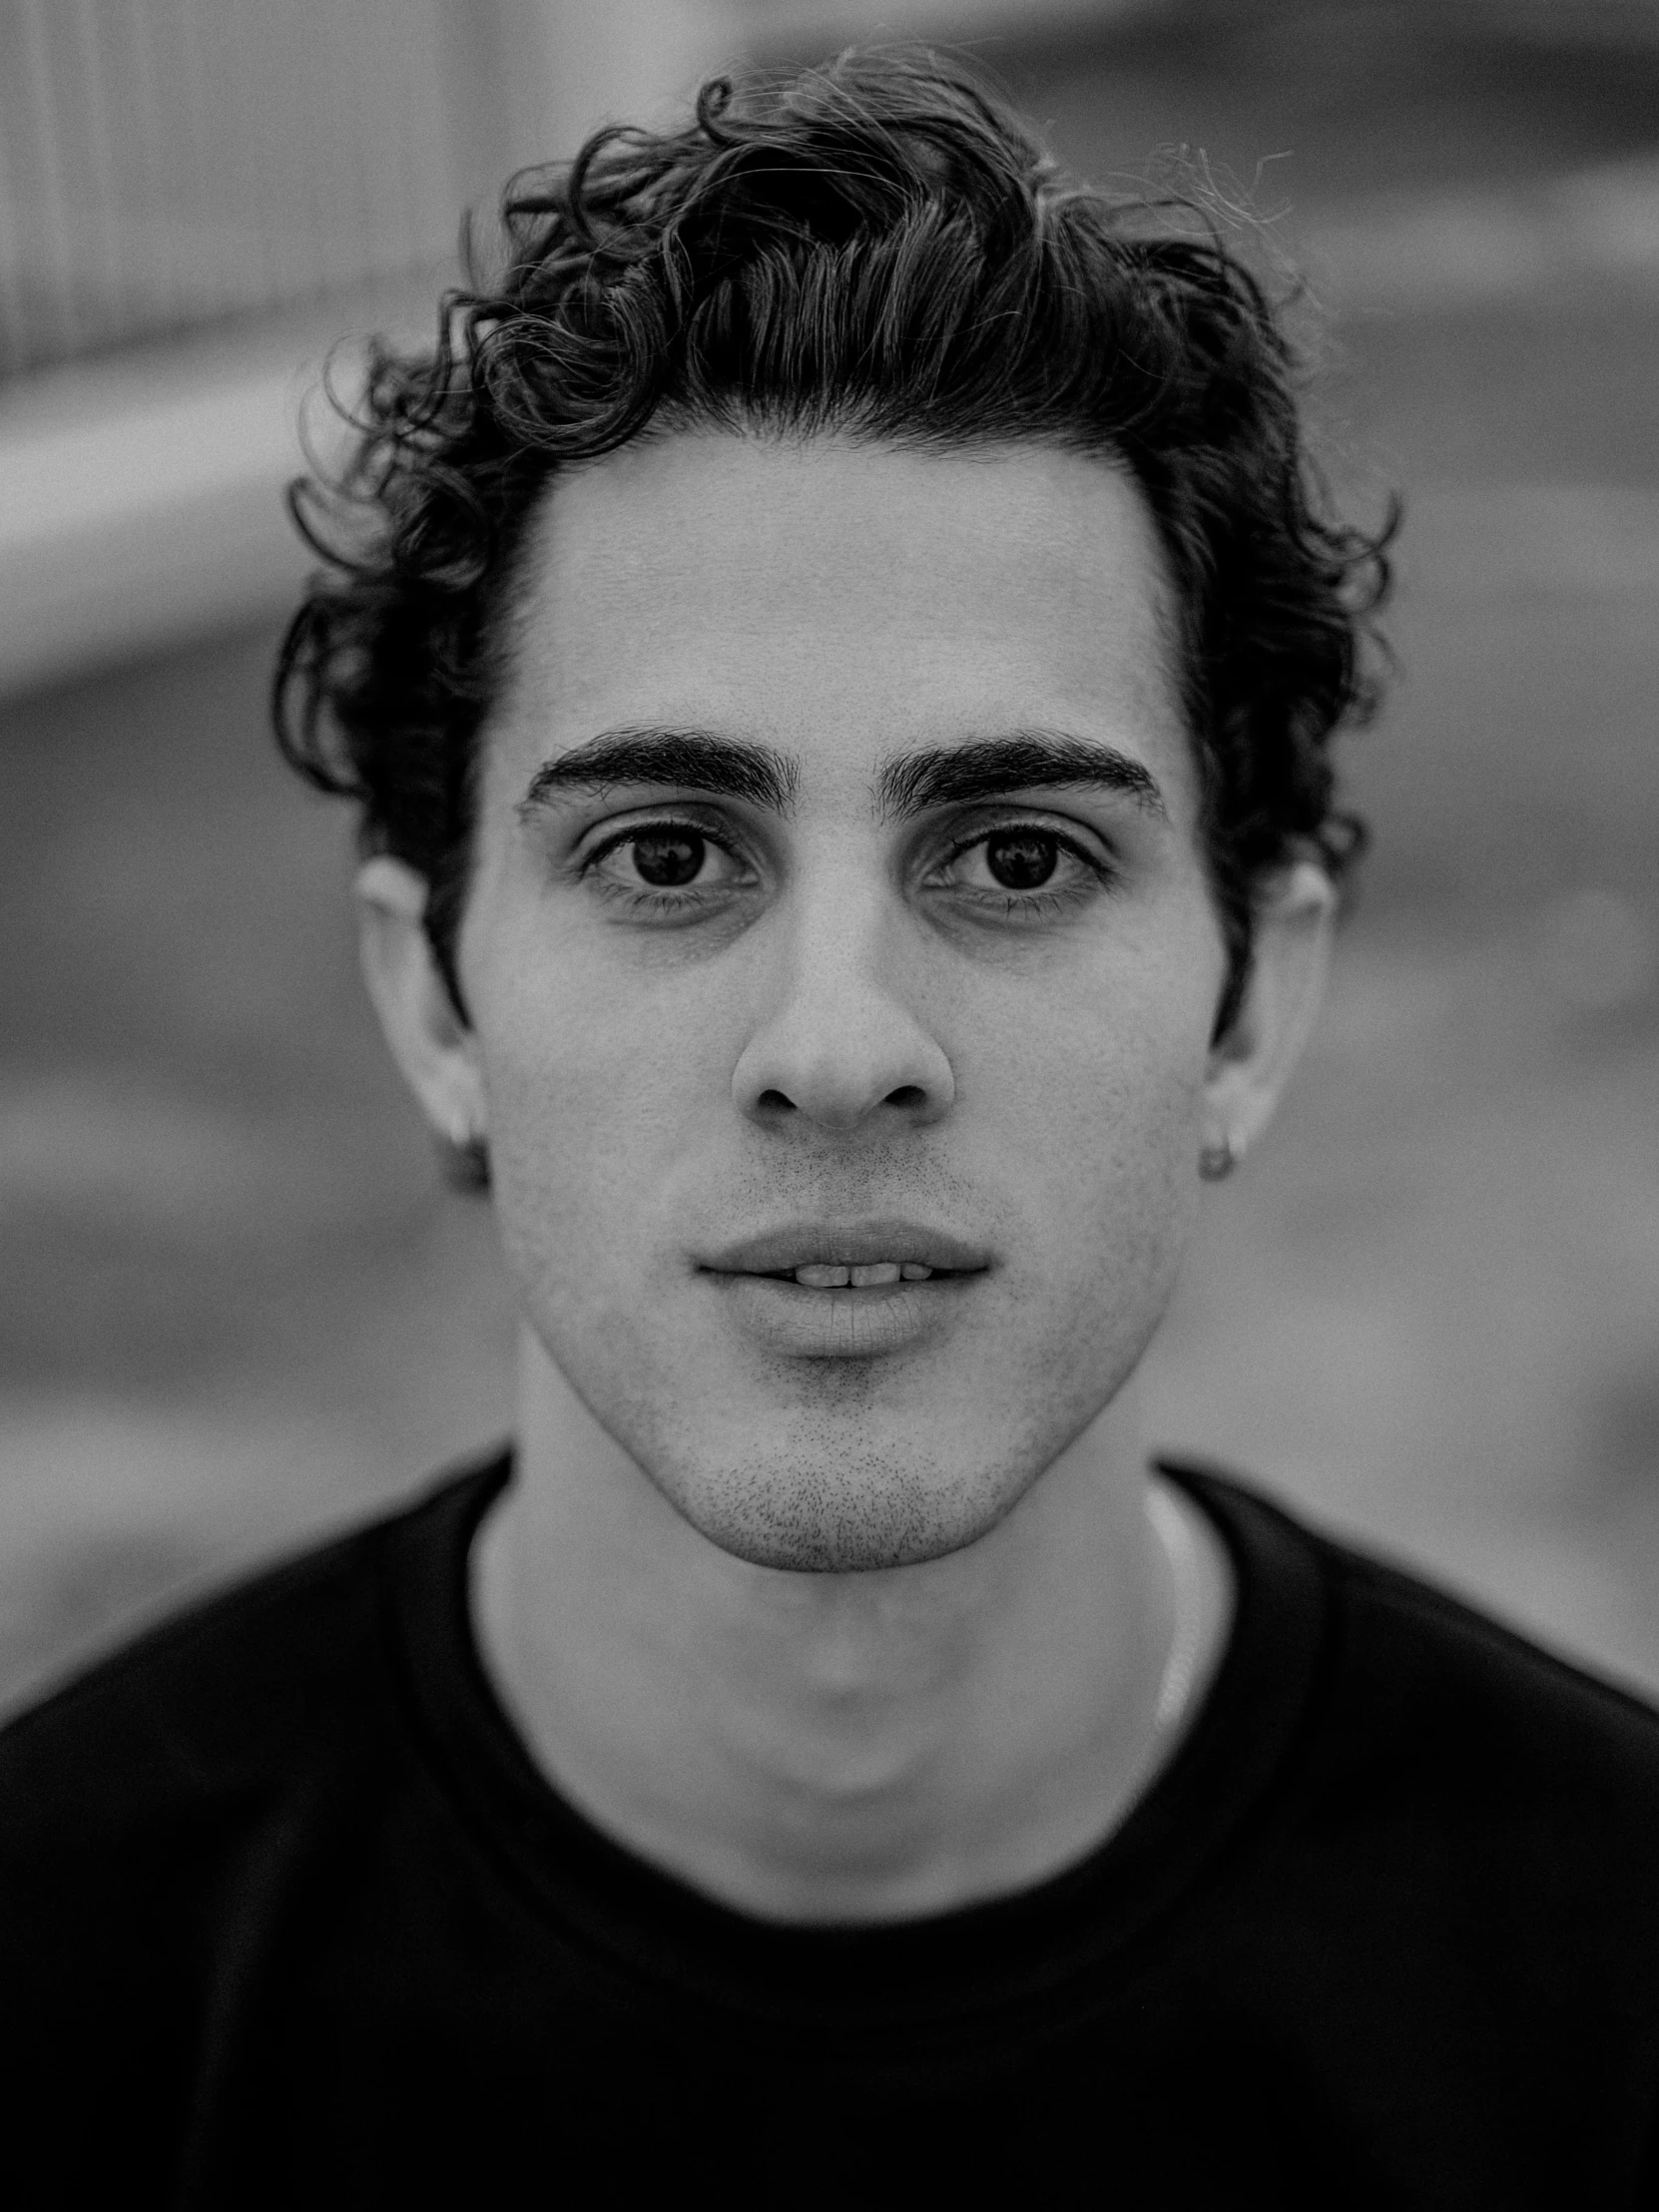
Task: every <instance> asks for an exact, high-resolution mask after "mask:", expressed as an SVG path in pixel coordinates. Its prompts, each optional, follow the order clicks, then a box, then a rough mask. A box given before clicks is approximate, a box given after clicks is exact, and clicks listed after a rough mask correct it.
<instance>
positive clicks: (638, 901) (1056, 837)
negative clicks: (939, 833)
mask: <svg viewBox="0 0 1659 2212" xmlns="http://www.w3.org/2000/svg"><path fill="white" fill-rule="evenodd" d="M1019 830H1030V831H1032V832H1033V833H1035V834H1036V835H1038V836H1042V837H1050V838H1052V839H1053V841H1054V843H1055V844H1056V845H1057V846H1058V847H1059V849H1060V850H1061V851H1062V852H1064V853H1065V854H1067V856H1068V857H1069V858H1071V859H1072V860H1074V861H1075V862H1077V864H1078V865H1079V866H1080V867H1082V868H1083V869H1084V870H1086V872H1087V873H1088V874H1089V875H1090V876H1092V877H1093V878H1094V881H1093V883H1083V884H1079V883H1073V884H1071V885H1069V886H1067V887H1066V888H1064V889H1060V890H1034V891H1012V890H1001V891H998V892H996V893H989V892H985V891H979V892H976V893H973V894H970V895H972V896H973V898H974V901H975V903H976V904H977V905H978V906H980V907H981V908H985V907H994V908H996V909H997V910H998V911H1000V912H1001V913H1002V914H1003V915H1004V916H1005V917H1006V918H1007V919H1010V920H1012V919H1014V918H1016V917H1018V916H1022V915H1023V916H1025V917H1027V918H1039V917H1051V916H1054V915H1057V914H1060V913H1063V912H1067V911H1069V910H1070V909H1071V908H1073V907H1075V906H1077V905H1079V904H1082V903H1083V902H1084V901H1086V900H1087V899H1089V898H1091V897H1093V896H1094V895H1095V893H1096V891H1097V890H1104V889H1110V888H1111V886H1112V885H1113V884H1114V883H1115V882H1116V881H1117V877H1118V871H1117V869H1116V868H1115V867H1114V866H1113V865H1112V864H1111V863H1110V862H1109V861H1107V860H1104V859H1102V858H1101V857H1100V855H1099V854H1098V853H1095V852H1091V851H1089V850H1088V849H1087V847H1086V846H1085V845H1083V844H1082V843H1081V842H1080V841H1079V840H1078V839H1076V838H1073V837H1068V836H1067V835H1066V833H1065V832H1064V831H1063V830H1056V829H1055V828H1053V826H1052V825H1051V824H1049V823H1045V822H1025V821H1021V820H1020V819H1018V818H1017V817H1010V818H1009V819H1008V820H1006V821H1002V822H994V823H991V824H990V825H989V826H988V827H986V828H984V829H982V830H975V831H974V833H973V835H972V836H969V837H963V838H961V839H960V840H959V841H958V842H957V843H955V844H954V845H952V846H951V848H950V850H949V852H948V853H947V854H946V855H945V858H944V860H943V861H942V862H941V863H940V864H941V865H942V866H945V867H949V866H953V865H954V864H955V862H956V861H958V860H959V859H961V858H962V856H963V854H964V853H968V852H971V851H973V850H974V848H975V847H976V846H977V845H981V844H985V843H987V842H988V841H989V839H990V838H992V837H996V836H1005V835H1009V834H1012V833H1015V832H1017V831H1019ZM676 831H680V832H682V833H684V832H688V831H689V832H690V833H691V834H692V835H694V836H698V837H701V838H702V839H703V841H704V842H705V843H706V844H709V845H713V846H714V848H715V849H716V850H717V851H719V852H724V853H725V854H726V855H727V857H728V858H729V859H731V860H733V861H739V855H738V854H737V853H736V852H735V851H734V850H733V848H732V846H731V845H730V844H729V843H728V842H727V840H726V839H725V838H724V837H722V836H719V835H717V834H716V832H715V831H714V830H710V829H708V828H707V827H706V826H705V825H704V824H702V823H700V822H694V821H690V820H687V819H686V818H685V817H682V816H672V815H665V816H663V817H662V818H661V819H660V820H657V821H654V822H636V823H631V824H630V825H629V826H628V828H627V829H626V830H618V831H617V832H616V833H615V834H614V835H613V836H610V837H607V838H606V839H605V841H604V842H603V843H602V844H599V845H596V846H595V847H594V849H593V851H591V852H590V853H588V854H586V856H585V857H584V858H583V859H582V861H581V863H580V865H579V868H578V874H579V875H580V876H581V878H582V879H583V880H584V881H590V880H591V881H592V882H593V883H594V885H595V887H596V889H597V890H598V891H599V892H600V894H601V895H602V896H603V897H605V898H608V899H612V900H617V901H620V902H621V903H623V904H624V905H626V906H627V908H628V909H629V911H630V912H631V913H635V914H660V915H662V916H664V917H665V918H667V917H669V916H672V915H686V914H688V913H689V912H691V911H693V910H695V909H696V908H698V907H701V906H706V905H707V903H708V894H707V893H706V892H702V891H699V890H698V889H697V888H696V887H695V886H694V887H691V888H689V889H686V890H669V889H635V888H632V887H631V886H629V885H627V884H624V883H613V882H609V881H607V880H606V878H605V877H604V876H603V875H601V874H600V873H599V865H600V862H601V861H603V860H605V859H607V858H609V856H610V855H611V854H612V853H613V852H618V851H620V850H622V848H623V847H624V846H626V845H630V844H633V843H635V842H637V841H638V840H639V839H640V838H642V837H649V836H661V835H664V834H668V835H673V834H674V833H675V832H676ZM739 864H740V865H741V864H742V863H741V862H739Z"/></svg>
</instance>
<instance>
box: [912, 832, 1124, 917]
mask: <svg viewBox="0 0 1659 2212" xmlns="http://www.w3.org/2000/svg"><path fill="white" fill-rule="evenodd" d="M1113 874H1114V870H1113V868H1112V866H1111V863H1110V862H1109V861H1107V860H1105V859H1102V858H1101V857H1099V856H1098V855H1097V854H1095V853H1093V852H1091V851H1090V850H1089V849H1088V848H1087V847H1086V846H1085V845H1084V844H1083V843H1082V841H1081V840H1080V839H1079V838H1074V837H1069V836H1067V835H1066V834H1065V833H1064V832H1063V831H1062V830H1050V829H1048V828H1047V827H1046V826H1045V825H1044V824H1042V823H1036V822H1012V823H1006V824H1003V825H1001V826H999V827H998V828H996V829H993V830H980V831H979V833H978V835H977V836H972V837H967V838H964V840H963V841H962V842H961V843H960V844H958V845H957V846H956V848H955V850H954V851H953V852H952V853H951V854H950V856H949V858H948V859H947V860H946V861H945V863H944V865H943V867H942V868H941V869H940V870H939V872H938V874H937V875H936V876H935V877H934V879H933V880H934V883H935V885H936V887H937V888H939V889H942V890H952V891H955V892H956V893H957V894H958V896H960V897H963V898H965V899H966V900H967V901H968V902H969V903H970V904H972V905H977V906H979V907H982V908H983V909H984V910H985V911H986V912H989V913H994V914H995V915H996V916H998V917H1001V918H1007V919H1014V918H1018V917H1020V916H1023V917H1024V918H1026V919H1030V920H1035V919H1038V918H1040V917H1041V916H1043V915H1052V914H1056V913H1058V912H1059V911H1060V910H1061V909H1063V908H1066V907H1070V906H1073V905H1075V904H1077V903H1078V901H1080V900H1085V899H1088V898H1092V897H1093V896H1095V894H1096V893H1098V892H1099V891H1100V890H1102V889H1103V888H1104V887H1105V886H1106V885H1107V884H1108V883H1109V882H1110V881H1111V880H1112V878H1113Z"/></svg>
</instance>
